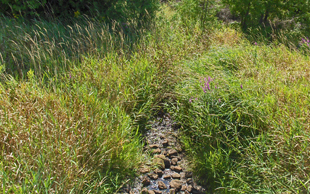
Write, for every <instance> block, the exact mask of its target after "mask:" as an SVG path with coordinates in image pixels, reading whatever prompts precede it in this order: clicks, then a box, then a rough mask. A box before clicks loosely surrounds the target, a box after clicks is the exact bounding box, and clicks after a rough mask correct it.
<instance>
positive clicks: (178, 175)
mask: <svg viewBox="0 0 310 194" xmlns="http://www.w3.org/2000/svg"><path fill="white" fill-rule="evenodd" d="M171 177H172V178H174V179H180V178H181V175H180V174H178V173H173V174H172V175H171Z"/></svg>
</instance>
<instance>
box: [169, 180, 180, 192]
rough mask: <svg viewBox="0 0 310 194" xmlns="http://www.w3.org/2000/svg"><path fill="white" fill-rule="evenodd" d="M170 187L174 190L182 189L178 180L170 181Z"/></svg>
mask: <svg viewBox="0 0 310 194" xmlns="http://www.w3.org/2000/svg"><path fill="white" fill-rule="evenodd" d="M170 187H171V188H175V189H176V190H180V189H181V187H182V182H181V181H180V180H172V181H171V182H170Z"/></svg>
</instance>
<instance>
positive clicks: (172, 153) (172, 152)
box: [167, 149, 178, 158]
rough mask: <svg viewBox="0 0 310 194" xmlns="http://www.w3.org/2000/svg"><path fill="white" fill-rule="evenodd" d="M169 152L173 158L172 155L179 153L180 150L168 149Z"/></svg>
mask: <svg viewBox="0 0 310 194" xmlns="http://www.w3.org/2000/svg"><path fill="white" fill-rule="evenodd" d="M167 154H168V156H169V158H172V156H176V155H178V152H177V151H176V150H175V149H170V150H168V153H167Z"/></svg>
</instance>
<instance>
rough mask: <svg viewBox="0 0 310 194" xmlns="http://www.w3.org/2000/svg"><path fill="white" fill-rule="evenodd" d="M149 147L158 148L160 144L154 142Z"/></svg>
mask: <svg viewBox="0 0 310 194" xmlns="http://www.w3.org/2000/svg"><path fill="white" fill-rule="evenodd" d="M149 147H150V148H152V149H156V148H159V145H158V144H152V145H150V146H149Z"/></svg>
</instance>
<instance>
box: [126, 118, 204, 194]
mask: <svg viewBox="0 0 310 194" xmlns="http://www.w3.org/2000/svg"><path fill="white" fill-rule="evenodd" d="M178 137H179V133H178V127H177V125H176V124H175V123H174V122H173V121H172V120H171V117H170V116H169V114H166V115H164V116H163V117H160V118H157V119H156V120H154V121H153V122H152V128H151V129H150V130H149V131H147V132H146V134H145V140H146V146H145V152H149V153H151V154H152V158H150V162H149V163H147V164H146V165H145V166H142V167H141V168H140V169H139V172H140V176H139V177H137V178H136V179H135V181H134V183H132V184H130V185H126V186H125V187H124V188H123V189H122V191H121V192H120V193H123V194H125V193H126V194H141V193H142V194H174V193H175V194H189V193H190V194H200V193H201V194H202V193H206V190H205V188H203V187H201V186H199V185H198V184H197V183H196V182H195V178H194V176H193V173H192V172H191V171H190V167H189V166H190V164H189V162H188V160H187V159H186V155H185V152H184V151H183V150H182V146H181V144H180V141H179V138H178Z"/></svg>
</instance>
